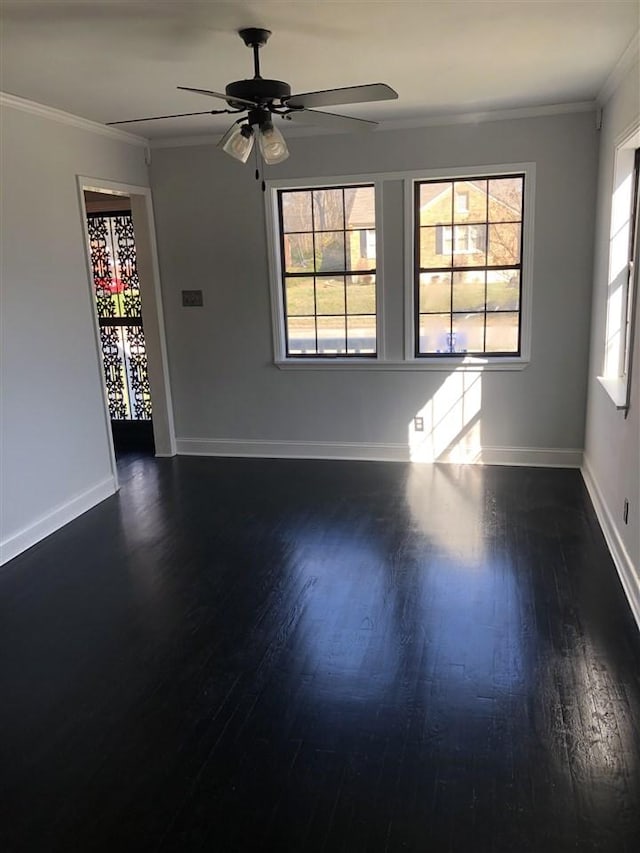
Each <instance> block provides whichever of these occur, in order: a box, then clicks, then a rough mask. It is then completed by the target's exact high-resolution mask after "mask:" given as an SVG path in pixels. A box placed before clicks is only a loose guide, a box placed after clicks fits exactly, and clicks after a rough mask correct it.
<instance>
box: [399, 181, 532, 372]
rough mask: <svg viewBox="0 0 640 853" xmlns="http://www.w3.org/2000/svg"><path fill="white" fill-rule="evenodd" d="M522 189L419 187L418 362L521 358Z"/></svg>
mask: <svg viewBox="0 0 640 853" xmlns="http://www.w3.org/2000/svg"><path fill="white" fill-rule="evenodd" d="M524 183H525V175H524V173H521V174H508V175H491V176H480V177H473V178H466V177H465V178H459V179H451V180H443V179H441V178H438V179H434V180H424V181H417V182H416V183H415V195H414V214H415V245H414V250H415V251H414V261H415V267H414V324H415V356H416V358H425V357H430V358H431V357H439V356H448V357H451V356H452V355H458V354H468V355H477V356H519V355H520V354H521V349H522V348H521V302H522V273H523V264H522V242H523V224H524V217H523V210H524Z"/></svg>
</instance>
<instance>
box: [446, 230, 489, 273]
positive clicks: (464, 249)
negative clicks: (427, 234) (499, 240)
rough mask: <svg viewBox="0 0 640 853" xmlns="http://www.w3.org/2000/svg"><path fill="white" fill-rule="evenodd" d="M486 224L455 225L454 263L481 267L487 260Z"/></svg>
mask: <svg viewBox="0 0 640 853" xmlns="http://www.w3.org/2000/svg"><path fill="white" fill-rule="evenodd" d="M486 233H487V228H486V225H454V226H453V265H454V266H455V267H480V266H484V265H485V264H486V262H487V255H486V251H485V247H486V242H487V238H486Z"/></svg>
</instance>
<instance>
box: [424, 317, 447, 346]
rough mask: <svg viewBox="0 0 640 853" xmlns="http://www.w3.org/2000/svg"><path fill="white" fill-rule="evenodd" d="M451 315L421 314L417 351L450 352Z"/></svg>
mask: <svg viewBox="0 0 640 853" xmlns="http://www.w3.org/2000/svg"><path fill="white" fill-rule="evenodd" d="M450 344H451V315H450V314H421V315H420V342H419V349H418V352H421V353H423V352H424V353H427V352H433V353H438V352H441V353H444V352H450V351H451V349H450Z"/></svg>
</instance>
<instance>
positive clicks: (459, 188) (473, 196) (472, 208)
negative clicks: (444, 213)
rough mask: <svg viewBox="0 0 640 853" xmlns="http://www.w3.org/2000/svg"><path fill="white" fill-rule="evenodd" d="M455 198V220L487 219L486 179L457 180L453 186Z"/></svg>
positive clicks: (474, 220) (484, 220)
mask: <svg viewBox="0 0 640 853" xmlns="http://www.w3.org/2000/svg"><path fill="white" fill-rule="evenodd" d="M453 198H454V204H453V221H454V222H486V221H487V182H486V181H456V182H455V184H454V187H453ZM465 201H466V210H465Z"/></svg>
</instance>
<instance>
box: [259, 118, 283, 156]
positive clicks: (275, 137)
mask: <svg viewBox="0 0 640 853" xmlns="http://www.w3.org/2000/svg"><path fill="white" fill-rule="evenodd" d="M258 145H259V146H260V153H261V154H262V159H263V160H264V162H265V163H266V164H267V165H268V166H273V165H275V164H276V163H282V161H283V160H286V159H287V157H288V156H289V149H288V148H287V143H286V142H285V141H284V136H283V135H282V134H281V133H280V131H279V130H278V129H277V128H275V127H274V126H273V124H272V123H271V122H266V123H265V124H263V125H262V127H261V128H260V130H259V133H258Z"/></svg>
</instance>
